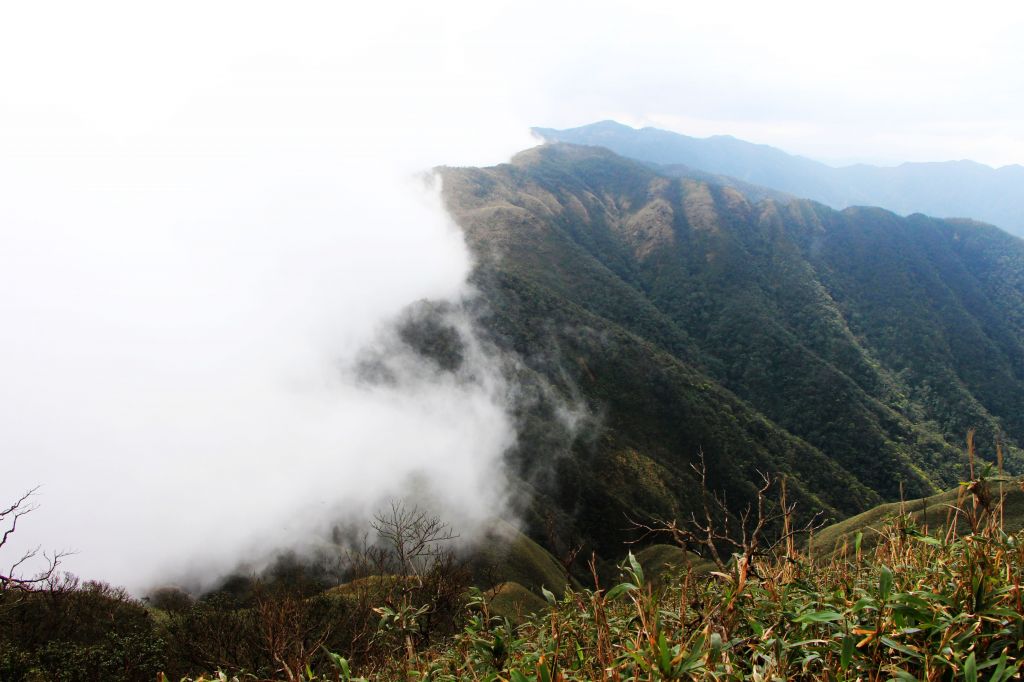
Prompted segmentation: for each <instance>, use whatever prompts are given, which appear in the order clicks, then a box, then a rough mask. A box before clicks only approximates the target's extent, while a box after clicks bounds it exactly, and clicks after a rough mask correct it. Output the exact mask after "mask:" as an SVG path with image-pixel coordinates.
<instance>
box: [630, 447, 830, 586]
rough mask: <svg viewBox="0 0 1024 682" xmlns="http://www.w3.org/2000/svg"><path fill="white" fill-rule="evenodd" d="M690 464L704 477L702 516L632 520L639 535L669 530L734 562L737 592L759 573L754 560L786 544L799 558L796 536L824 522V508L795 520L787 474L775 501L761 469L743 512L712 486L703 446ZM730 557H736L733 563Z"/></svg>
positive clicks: (689, 545) (722, 567) (686, 543)
mask: <svg viewBox="0 0 1024 682" xmlns="http://www.w3.org/2000/svg"><path fill="white" fill-rule="evenodd" d="M691 467H692V468H693V470H694V473H695V474H696V475H697V478H698V480H699V482H700V493H701V511H702V516H703V517H702V518H698V517H697V514H691V515H690V520H689V521H688V522H684V523H683V524H680V523H679V522H678V521H677V520H676V519H671V520H665V519H658V518H655V519H653V520H651V521H650V522H648V523H641V522H637V521H632V523H633V526H634V527H635V528H637V529H639V530H641V531H643V535H642V536H641V538H640V540H642V539H643V538H644V537H646V536H648V535H652V534H656V535H668V536H670V537H671V538H672V540H673V541H674V542H675V543H676V544H677V545H679V546H680V547H683V548H684V549H688V550H691V551H696V552H701V551H703V552H704V553H706V554H707V555H708V556H709V557H710V558H711V560H712V561H714V562H715V565H716V566H718V569H719V571H720V572H722V573H727V572H729V571H730V566H731V571H732V573H733V574H734V575H733V577H734V579H735V581H736V590H735V593H734V594H735V595H738V594H740V593H741V592H742V591H743V587H744V586H745V585H746V582H747V580H748V578H749V577H750V576H751V575H753V576H754V577H760V576H758V573H757V568H756V566H755V563H754V562H755V560H757V559H759V558H772V559H774V558H777V557H778V555H779V553H780V552H779V550H780V548H782V549H784V553H785V554H784V558H785V559H786V561H787V563H788V562H792V561H793V560H794V559H795V551H796V550H795V543H794V539H795V538H796V536H798V535H801V534H807V533H811V532H813V531H814V530H816V529H818V528H820V527H821V526H822V525H823V523H824V520H823V519H822V515H821V513H820V512H819V513H817V514H815V515H814V516H813V517H812V518H811V519H810V520H809V521H808V522H807V523H806V524H804V525H802V526H795V525H794V523H793V514H794V511H795V510H796V503H790V502H788V500H787V499H786V484H785V479H781V481H780V485H779V489H780V500H779V503H778V504H777V505H775V504H770V503H769V501H768V491H769V490H770V489H771V487H772V486H773V485H774V484H775V480H774V479H773V478H772V477H771V476H770V475H768V474H765V473H763V472H761V482H762V485H761V487H760V488H758V490H757V494H756V498H755V501H754V503H753V504H748V505H747V506H746V507H745V508H744V510H743V511H742V512H739V513H736V512H734V511H733V510H732V509H730V507H729V505H728V504H727V502H726V500H725V498H724V497H723V496H721V495H718V494H717V493H711V492H710V491H709V490H708V482H707V467H706V466H705V463H704V453H703V452H701V453H700V459H699V460H698V462H697V463H696V464H692V465H691ZM779 525H781V531H779V532H778V534H777V535H775V536H774V537H772V538H768V537H767V536H766V535H767V532H768V531H769V530H770V529H774V528H776V527H778V526H779ZM637 541H639V540H637ZM728 549H731V550H733V551H732V552H731V557H726V556H723V550H728ZM730 558H731V559H733V560H734V561H733V562H732V563H731V564H730V561H729V559H730ZM734 598H735V597H734ZM730 606H731V604H730Z"/></svg>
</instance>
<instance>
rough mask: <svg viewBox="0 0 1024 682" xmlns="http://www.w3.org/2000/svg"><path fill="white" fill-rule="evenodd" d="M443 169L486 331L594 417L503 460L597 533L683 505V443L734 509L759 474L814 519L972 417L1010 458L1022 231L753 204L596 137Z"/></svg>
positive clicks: (886, 490) (982, 436) (1022, 320)
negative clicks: (564, 436) (559, 440)
mask: <svg viewBox="0 0 1024 682" xmlns="http://www.w3.org/2000/svg"><path fill="white" fill-rule="evenodd" d="M441 172H442V175H443V176H444V183H443V187H444V197H445V201H446V205H447V206H448V208H449V210H450V211H451V213H452V215H453V217H454V218H455V220H456V222H457V223H458V224H459V225H460V226H461V227H462V228H463V230H464V232H465V234H466V238H467V243H468V244H469V246H470V248H471V250H472V251H473V253H474V254H475V255H476V257H477V261H478V265H477V270H476V273H475V275H474V283H475V284H476V286H477V287H478V289H479V290H480V291H481V292H482V294H483V297H484V298H485V300H486V302H487V305H488V307H489V308H490V312H489V313H488V315H487V316H485V322H484V324H485V327H486V328H487V329H488V331H489V333H490V334H492V336H493V338H494V339H495V342H496V343H497V344H498V345H499V346H502V347H504V348H506V349H510V350H512V351H514V352H516V353H518V354H519V356H520V357H522V358H523V362H524V364H525V365H526V366H527V367H528V369H529V371H532V372H536V373H537V374H538V375H540V376H544V377H546V378H547V379H548V380H550V381H552V382H554V383H555V384H558V385H560V386H562V387H563V389H565V387H567V386H569V387H571V388H570V389H566V390H571V391H575V392H577V397H578V398H579V399H580V400H582V401H583V402H585V403H586V404H587V405H588V407H589V409H590V410H591V411H592V412H594V413H597V414H600V415H601V418H600V419H599V420H598V421H600V425H599V427H597V428H596V432H597V433H596V435H594V436H593V437H592V438H591V439H590V440H589V442H587V443H579V442H576V443H574V444H572V445H571V446H569V447H568V448H567V450H566V451H565V452H562V453H561V454H558V455H554V454H552V452H551V451H550V449H549V448H548V446H547V445H545V444H543V443H542V442H540V441H538V443H533V442H532V441H531V436H530V435H529V433H527V434H526V436H525V437H524V438H523V439H522V443H521V444H520V450H519V452H518V453H517V455H516V456H515V458H514V459H515V461H516V462H517V464H516V466H517V467H519V468H520V469H521V470H530V468H531V467H537V466H541V467H545V466H546V467H549V469H550V470H551V472H550V476H549V482H550V483H551V486H552V487H550V488H549V492H546V493H545V492H543V490H544V486H538V489H539V490H541V491H542V492H541V493H540V494H541V497H542V498H543V499H541V501H540V504H541V505H542V506H547V507H552V506H553V507H557V508H558V509H559V513H560V514H562V515H563V517H562V518H563V519H564V521H565V523H566V524H567V525H568V526H569V527H572V528H574V529H576V530H578V531H579V532H580V533H581V535H583V536H584V537H586V538H587V540H588V541H589V542H592V543H593V544H594V545H595V546H597V545H600V546H601V548H603V549H606V550H608V551H612V547H613V545H614V543H616V542H619V541H621V540H622V539H623V538H624V535H623V533H622V532H619V531H618V530H615V529H617V528H621V527H622V524H623V520H622V515H623V514H627V513H632V514H635V515H640V516H643V515H645V514H646V515H653V516H659V515H660V516H664V517H671V516H683V517H685V516H687V515H688V512H689V511H691V510H693V506H692V505H693V504H694V497H693V494H694V493H693V491H694V490H695V489H696V485H697V484H696V482H695V480H694V479H693V473H692V471H691V470H690V465H691V464H693V463H694V462H695V461H696V460H697V458H698V457H699V456H700V453H701V452H703V453H704V455H705V456H706V458H707V461H708V466H709V479H711V484H712V485H713V486H714V488H715V489H721V490H724V491H725V492H726V493H727V494H728V496H729V498H730V499H733V500H735V501H736V504H739V505H742V504H743V503H744V501H745V500H748V499H751V498H750V495H751V494H752V490H753V488H752V486H753V485H754V481H755V480H756V475H757V474H756V472H757V471H759V470H761V471H772V472H775V473H780V474H782V475H786V476H787V477H788V478H789V479H790V481H791V485H792V489H793V491H794V496H795V497H797V498H799V499H800V500H801V506H802V507H804V508H805V509H825V510H826V511H828V512H829V513H830V514H831V515H833V516H845V515H848V514H850V513H856V511H860V510H863V509H864V508H866V507H869V506H872V505H874V504H877V503H878V502H879V501H884V500H893V499H898V497H899V495H900V494H901V490H902V491H903V492H904V493H905V494H907V495H910V496H927V495H929V494H933V493H934V492H936V491H937V490H940V489H943V488H947V487H949V486H951V485H955V484H956V483H957V482H958V481H959V480H961V479H962V474H963V465H964V455H963V452H962V450H961V448H960V443H962V440H963V437H964V435H965V434H966V432H967V430H968V429H969V428H971V427H975V426H976V427H978V429H979V434H978V442H979V443H992V442H993V441H994V439H995V438H997V437H999V438H1001V439H1002V442H1003V447H1004V452H1005V453H1006V455H1007V466H1008V467H1009V468H1010V469H1011V470H1019V469H1020V468H1021V464H1022V461H1024V460H1022V458H1021V453H1020V450H1019V448H1018V447H1017V446H1018V444H1019V443H1020V442H1021V438H1022V434H1024V421H1022V420H1021V419H1020V417H1018V416H1017V415H1016V411H1015V410H1014V409H1013V406H1014V405H1017V404H1021V402H1020V401H1022V400H1024V380H1022V377H1024V346H1022V342H1021V339H1024V333H1022V332H1024V275H1022V273H1024V244H1022V243H1021V242H1020V240H1019V239H1016V238H1014V237H1011V236H1009V235H1006V234H1005V233H1003V232H1002V231H1000V230H998V229H997V228H993V227H990V226H986V225H983V224H980V223H975V222H971V221H942V220H936V219H932V218H928V217H926V216H911V217H909V218H902V217H900V216H898V215H896V214H894V213H892V212H891V211H886V210H883V209H877V208H862V207H854V208H849V209H846V210H843V211H834V210H832V209H830V208H828V207H827V206H824V205H822V204H818V203H815V202H811V201H806V200H798V199H793V200H789V201H785V202H780V201H777V200H774V199H771V198H768V199H763V198H762V199H755V198H751V197H749V196H747V195H745V194H744V193H743V192H742V191H740V190H738V189H736V187H734V186H730V185H729V184H715V183H713V182H709V181H708V180H707V179H706V178H705V177H703V176H701V177H697V178H694V177H686V176H676V175H672V174H670V173H665V172H659V171H658V170H657V169H655V168H652V167H650V166H649V165H644V164H641V163H638V162H636V161H632V160H629V159H625V158H623V157H620V156H618V155H615V154H614V153H612V152H610V151H607V150H605V149H600V148H595V147H584V146H574V145H567V144H554V145H545V146H541V147H537V148H534V149H530V150H527V151H525V152H522V153H520V154H518V155H517V156H516V157H514V158H513V160H512V161H511V162H510V163H508V164H502V165H499V166H494V167H490V168H482V169H481V168H449V169H442V170H441ZM993 299H995V300H996V301H998V303H994V302H993ZM537 348H545V349H551V350H550V351H548V352H546V355H547V356H546V357H544V358H543V359H541V360H537V359H534V358H531V352H533V351H535V349H537ZM544 423H545V422H544V420H543V419H538V420H536V421H534V422H533V431H542V430H543V428H544ZM527 431H529V430H527ZM655 472H658V473H655ZM538 513H540V512H538ZM527 525H528V526H529V525H530V523H529V522H528V524H527ZM534 527H536V523H534ZM599 536H600V537H599Z"/></svg>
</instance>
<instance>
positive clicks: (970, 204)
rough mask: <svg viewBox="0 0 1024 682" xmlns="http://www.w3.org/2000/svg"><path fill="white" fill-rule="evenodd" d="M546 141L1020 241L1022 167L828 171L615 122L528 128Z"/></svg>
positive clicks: (762, 149) (734, 142)
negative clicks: (975, 225) (958, 222)
mask: <svg viewBox="0 0 1024 682" xmlns="http://www.w3.org/2000/svg"><path fill="white" fill-rule="evenodd" d="M534 133H535V134H536V135H539V136H540V137H541V138H543V139H544V140H546V141H550V142H569V143H573V144H582V145H594V146H600V147H605V148H607V149H610V150H612V151H614V152H616V153H617V154H621V155H622V156H626V157H629V158H632V159H637V160H639V161H644V162H649V163H655V164H659V165H663V166H673V165H681V166H686V167H687V168H689V169H691V170H695V171H703V172H706V173H712V174H719V175H725V176H730V177H732V178H735V179H737V180H740V181H743V182H748V183H753V184H755V185H763V186H764V187H768V188H771V189H774V190H778V191H781V192H787V193H789V194H792V195H794V196H798V197H801V198H806V199H813V200H815V201H819V202H821V203H823V204H826V205H828V206H831V207H832V208H837V209H842V208H847V207H849V206H879V207H882V208H886V209H889V210H890V211H894V212H896V213H899V214H901V215H908V214H911V213H925V214H927V215H932V216H937V217H944V218H945V217H969V218H974V219H977V220H982V221H984V222H988V223H992V224H994V225H998V226H999V227H1002V228H1003V229H1005V230H1008V231H1009V232H1011V233H1013V234H1016V235H1018V236H1024V166H1020V165H1012V166H1004V167H1002V168H991V167H989V166H985V165H982V164H980V163H975V162H973V161H945V162H938V163H904V164H901V165H898V166H892V167H882V166H871V165H865V164H857V165H852V166H845V167H842V168H834V167H832V166H829V165H826V164H824V163H819V162H817V161H813V160H811V159H808V158H804V157H801V156H793V155H790V154H787V153H786V152H784V151H781V150H779V149H776V148H774V147H769V146H767V145H760V144H752V143H750V142H744V141H743V140H738V139H736V138H734V137H730V136H725V135H719V136H715V137H709V138H706V139H700V138H695V137H688V136H686V135H679V134H677V133H673V132H669V131H665V130H659V129H657V128H642V129H640V130H636V129H634V128H630V127H629V126H625V125H622V124H620V123H616V122H614V121H602V122H600V123H594V124H591V125H586V126H582V127H579V128H571V129H568V130H555V129H551V128H534Z"/></svg>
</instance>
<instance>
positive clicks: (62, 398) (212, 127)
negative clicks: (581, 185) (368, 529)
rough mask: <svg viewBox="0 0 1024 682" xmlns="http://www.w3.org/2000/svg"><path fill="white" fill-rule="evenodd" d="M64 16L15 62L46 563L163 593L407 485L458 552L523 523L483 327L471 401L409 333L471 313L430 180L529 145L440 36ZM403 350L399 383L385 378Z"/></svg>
mask: <svg viewBox="0 0 1024 682" xmlns="http://www.w3.org/2000/svg"><path fill="white" fill-rule="evenodd" d="M63 9H64V10H66V12H64V13H61V14H58V15H57V17H56V18H53V17H50V16H44V12H45V9H43V8H40V9H39V10H37V11H32V10H25V12H24V13H23V14H21V15H19V16H14V17H8V24H7V25H8V26H9V27H10V26H11V23H10V22H12V21H13V22H15V25H19V26H20V29H21V36H22V37H21V38H20V39H18V40H15V42H14V43H13V44H11V43H7V44H6V45H5V47H4V48H0V53H2V55H0V56H3V57H4V59H5V61H6V63H8V64H10V63H12V62H11V61H9V60H8V59H7V58H9V57H10V58H12V59H15V58H16V59H20V60H21V61H23V62H24V61H34V62H35V63H34V66H33V68H32V69H31V70H30V73H29V75H27V76H25V74H21V73H17V72H16V70H9V71H5V72H4V74H3V75H2V77H0V85H2V86H3V87H0V92H2V93H3V94H2V95H0V98H2V105H3V106H2V113H0V124H2V126H0V127H2V129H3V131H4V133H3V135H2V136H0V225H2V227H0V230H2V232H0V234H2V240H3V242H2V248H0V315H2V318H3V320H4V322H3V325H4V330H5V331H4V333H3V334H2V335H0V375H2V377H3V381H2V386H0V434H3V444H2V447H3V449H4V455H3V456H4V461H5V465H4V470H5V472H4V476H3V480H2V483H0V496H2V499H13V498H14V497H15V496H16V494H17V493H19V492H21V491H23V490H24V489H27V488H29V487H32V486H34V485H36V484H41V485H42V488H41V491H40V497H39V499H38V502H39V503H40V508H39V509H38V510H37V511H36V512H34V513H33V514H32V516H31V517H28V518H26V520H25V523H24V525H23V527H22V529H20V530H19V533H18V535H19V536H21V537H20V538H19V539H21V541H22V543H32V544H37V543H42V544H43V546H44V547H58V548H72V549H75V550H77V552H78V553H77V554H76V555H75V556H73V557H71V558H70V559H69V560H68V561H67V564H66V567H67V568H69V569H71V570H73V571H75V572H77V573H80V574H81V575H83V576H85V577H89V578H101V579H104V580H109V581H113V582H116V583H125V584H128V585H129V586H131V587H133V588H140V587H143V586H144V585H145V583H146V582H148V581H151V580H153V579H155V578H158V577H160V576H163V575H170V574H173V573H174V572H175V571H177V570H180V569H182V568H184V567H189V568H190V569H192V570H193V571H196V570H199V571H202V570H207V571H210V572H216V571H220V570H227V569H229V568H231V567H232V566H233V565H234V563H235V562H236V561H237V560H238V559H239V557H241V556H252V552H255V551H259V550H260V549H262V550H263V551H265V550H266V549H268V548H277V547H287V546H292V545H295V544H298V543H302V542H305V541H308V540H310V539H311V538H313V537H314V536H315V535H316V533H317V532H319V531H322V530H323V529H324V528H323V527H324V526H325V525H326V524H327V523H328V522H330V521H331V520H333V519H336V518H339V517H340V516H345V515H359V514H364V515H365V514H367V513H369V512H370V511H372V508H373V505H375V504H378V503H380V502H382V501H383V499H384V498H386V497H388V496H399V495H403V494H406V493H407V492H408V490H409V489H410V486H413V487H415V488H416V490H417V491H419V493H420V494H424V493H426V494H429V493H430V492H431V491H433V493H434V494H435V498H438V499H440V500H441V502H442V503H443V508H444V511H445V512H446V513H447V514H448V516H449V518H450V519H451V520H452V521H453V522H454V523H455V524H456V525H458V524H472V523H473V522H474V521H476V520H479V519H481V518H482V517H484V516H486V515H488V514H493V513H496V512H500V511H501V508H502V496H503V495H504V494H505V493H504V488H503V485H502V480H503V479H502V477H501V462H502V460H501V458H502V454H503V452H504V451H505V449H506V448H507V447H509V446H510V445H511V444H512V443H513V442H514V437H515V434H514V431H513V427H512V424H511V421H510V418H509V417H508V415H507V412H506V409H505V393H506V391H507V387H506V386H505V385H504V383H503V380H502V378H501V376H500V373H499V372H498V371H497V370H496V368H495V366H494V363H493V358H490V357H488V356H487V354H486V353H485V352H484V351H483V350H482V349H480V348H479V347H477V346H476V345H474V338H473V335H472V330H471V328H470V327H469V326H467V325H466V323H465V319H464V318H460V319H457V320H455V323H456V324H458V325H460V327H459V329H460V332H459V333H460V334H461V335H462V337H463V340H464V342H465V347H466V349H467V352H466V361H465V363H464V365H465V366H464V368H463V369H462V370H461V371H460V372H458V373H454V374H453V373H450V372H449V373H445V372H439V371H433V370H431V369H430V368H429V367H426V366H424V365H423V363H422V362H414V361H412V360H410V358H409V357H408V356H406V355H403V353H404V352H405V351H403V350H402V349H403V346H402V345H401V344H399V343H397V342H396V341H395V338H394V331H393V329H392V322H393V321H394V320H395V319H396V317H397V316H398V315H399V314H400V313H401V312H402V311H403V309H405V308H406V307H407V306H409V305H410V304H413V303H415V302H416V301H419V300H422V299H429V300H442V301H449V302H452V303H453V304H454V309H455V310H458V306H459V303H460V301H462V300H463V299H464V298H465V297H467V296H471V295H472V292H470V291H468V289H467V286H466V284H465V282H466V276H467V275H468V273H469V270H470V267H471V262H470V257H469V254H468V252H467V249H466V246H465V244H464V242H463V239H462V236H461V233H460V232H459V231H458V230H457V228H456V227H455V226H454V225H453V224H452V223H451V222H450V220H449V218H448V217H447V215H446V214H445V213H444V211H443V210H442V209H441V206H440V203H439V197H438V188H437V187H430V186H428V185H427V184H425V183H424V179H423V177H422V175H421V173H422V171H423V169H424V168H429V166H430V165H432V164H434V163H438V162H441V161H445V162H453V161H454V162H459V161H462V162H465V163H477V162H486V161H490V162H497V161H500V160H502V158H503V157H507V155H508V154H509V153H510V152H511V151H513V150H515V149H516V148H521V147H525V146H529V144H530V141H529V138H528V136H527V133H526V126H524V125H519V124H518V123H515V122H513V121H510V120H509V118H508V116H507V115H505V114H503V113H502V112H501V111H500V110H498V109H497V108H496V103H495V102H494V101H491V100H489V99H488V98H487V97H482V98H481V97H479V96H478V95H477V94H475V93H473V92H471V91H470V90H469V89H467V88H466V87H465V83H464V82H462V79H463V78H464V77H465V74H463V73H462V71H461V67H460V62H459V61H458V60H455V61H452V59H451V55H450V54H449V51H448V49H447V47H446V46H445V31H444V30H442V29H443V27H441V26H438V25H437V23H438V22H437V20H436V18H434V19H431V18H430V17H427V16H420V17H416V16H405V17H403V18H402V19H401V20H400V21H395V20H394V19H393V18H390V17H387V16H386V13H385V12H383V11H381V12H380V13H378V15H376V16H363V17H351V16H349V15H347V14H345V13H344V12H341V11H340V10H333V11H332V10H330V9H329V8H328V7H327V6H319V7H316V8H305V7H299V8H295V9H294V10H293V9H291V8H289V11H288V16H287V17H284V16H281V15H280V14H278V13H272V12H266V11H263V12H261V11H260V10H259V9H258V8H255V7H253V8H250V7H249V6H248V5H242V4H239V5H236V6H234V7H232V8H231V11H226V9H225V7H219V8H212V9H206V6H205V5H204V9H203V11H202V12H199V11H198V9H199V6H198V5H197V6H192V7H188V6H186V7H184V8H181V7H179V8H176V9H175V10H174V11H173V12H172V11H170V10H168V12H167V14H166V15H164V16H155V15H154V14H153V13H152V10H151V9H150V10H141V9H140V8H139V7H137V6H136V5H135V4H125V5H123V6H119V7H108V8H107V9H108V11H109V13H104V12H102V11H101V12H98V13H97V12H96V11H94V10H95V8H94V9H92V10H85V8H76V7H74V6H70V7H65V8H63ZM312 9H315V10H316V11H305V10H312ZM218 11H219V12H220V14H217V12H218ZM198 17H203V18H204V21H202V22H199V23H195V20H196V19H197V18H198ZM420 20H422V21H423V22H424V23H420ZM431 23H432V26H431V27H430V30H429V31H428V33H427V34H426V35H427V36H428V37H427V38H423V37H422V35H421V33H420V30H421V29H424V28H425V26H426V25H427V24H431ZM414 29H415V30H414ZM26 36H29V37H31V39H27V38H26ZM40 36H46V39H45V40H42V41H41V43H39V44H37V43H35V42H34V40H37V39H39V37H40ZM417 40H418V41H420V42H421V43H422V44H421V46H420V49H415V50H408V49H402V50H401V54H400V55H398V56H397V57H392V58H383V59H382V58H381V56H382V55H387V54H388V53H389V50H390V49H391V48H392V47H394V46H395V45H399V44H401V45H402V46H404V48H407V47H408V45H409V44H410V43H412V44H415V42H416V41H417ZM456 317H458V316H457V315H456ZM382 344H383V345H385V346H387V345H388V344H390V346H389V347H390V348H391V351H390V352H389V353H388V354H387V357H386V358H385V361H386V363H387V365H388V368H389V371H390V372H391V375H392V380H391V381H389V382H385V383H380V382H377V383H368V382H366V381H363V380H360V379H359V378H358V377H357V376H356V374H355V373H353V372H352V371H351V368H352V367H353V366H354V364H355V363H356V362H357V361H358V359H359V357H360V354H361V353H363V352H365V349H366V348H368V347H380V346H382ZM11 553H12V554H13V551H12V552H11ZM5 558H6V557H5Z"/></svg>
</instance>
